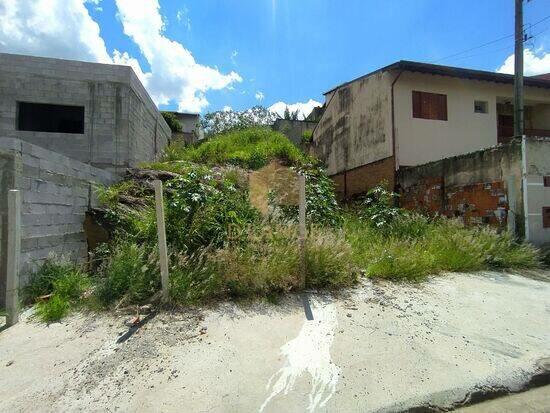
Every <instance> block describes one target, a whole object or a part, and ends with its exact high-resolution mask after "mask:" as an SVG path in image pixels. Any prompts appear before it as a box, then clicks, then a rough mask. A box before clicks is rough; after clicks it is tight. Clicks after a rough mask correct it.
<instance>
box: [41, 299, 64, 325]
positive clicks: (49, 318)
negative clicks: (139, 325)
mask: <svg viewBox="0 0 550 413" xmlns="http://www.w3.org/2000/svg"><path fill="white" fill-rule="evenodd" d="M70 308H71V304H70V303H69V301H68V300H66V299H65V298H63V297H60V296H58V295H53V296H52V297H51V298H50V299H49V300H48V301H41V302H39V303H38V304H37V305H36V315H37V316H38V318H40V320H42V321H43V322H45V323H52V322H54V321H59V320H61V319H62V318H63V317H65V316H66V315H67V314H68V313H69V311H70Z"/></svg>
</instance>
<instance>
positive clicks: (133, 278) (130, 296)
mask: <svg viewBox="0 0 550 413" xmlns="http://www.w3.org/2000/svg"><path fill="white" fill-rule="evenodd" d="M101 273H102V276H103V278H101V279H100V280H98V286H97V289H96V295H97V298H98V299H99V301H100V302H101V303H102V304H104V305H108V304H110V303H112V302H113V301H115V300H118V299H121V298H124V300H125V301H126V302H127V303H140V302H143V301H144V300H146V299H147V298H149V297H151V296H152V295H153V294H154V293H155V292H156V291H158V290H159V288H160V271H159V262H158V256H157V254H156V253H155V252H153V251H151V250H149V249H148V248H147V247H146V246H144V245H138V244H136V243H134V242H132V241H131V240H121V239H119V240H117V241H115V242H114V243H113V246H112V251H111V254H110V256H109V257H108V258H107V259H106V260H105V262H104V263H103V265H102V268H101Z"/></svg>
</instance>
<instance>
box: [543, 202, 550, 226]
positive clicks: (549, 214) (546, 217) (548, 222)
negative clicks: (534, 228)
mask: <svg viewBox="0 0 550 413" xmlns="http://www.w3.org/2000/svg"><path fill="white" fill-rule="evenodd" d="M542 227H543V228H550V207H543V208H542Z"/></svg>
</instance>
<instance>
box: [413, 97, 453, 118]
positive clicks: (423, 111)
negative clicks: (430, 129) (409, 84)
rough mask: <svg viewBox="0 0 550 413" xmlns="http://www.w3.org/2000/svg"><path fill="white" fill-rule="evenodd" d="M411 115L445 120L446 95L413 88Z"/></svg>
mask: <svg viewBox="0 0 550 413" xmlns="http://www.w3.org/2000/svg"><path fill="white" fill-rule="evenodd" d="M412 98H413V117H414V118H421V119H435V120H447V95H442V94H439V93H429V92H419V91H417V90H413V92H412Z"/></svg>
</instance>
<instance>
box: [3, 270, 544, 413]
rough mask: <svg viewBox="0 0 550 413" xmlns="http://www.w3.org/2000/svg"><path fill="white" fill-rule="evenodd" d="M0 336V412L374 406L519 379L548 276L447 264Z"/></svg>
mask: <svg viewBox="0 0 550 413" xmlns="http://www.w3.org/2000/svg"><path fill="white" fill-rule="evenodd" d="M309 303H310V306H311V312H312V315H313V320H307V319H306V317H305V313H304V308H303V304H302V300H301V298H300V297H299V296H292V297H289V298H288V299H286V300H285V301H284V302H283V303H280V304H279V305H276V306H274V305H271V304H267V303H263V304H256V305H252V306H248V307H242V306H241V307H238V306H235V305H232V304H223V305H219V306H217V307H216V308H210V309H202V310H196V311H187V312H183V313H181V312H180V313H176V314H166V313H162V314H159V315H157V316H156V317H155V318H153V319H152V320H151V321H150V322H149V323H147V324H146V325H144V326H143V327H142V329H141V330H140V331H139V332H138V333H136V334H135V335H133V336H132V337H131V338H130V339H128V340H127V341H125V342H123V343H121V344H117V343H116V341H117V338H118V337H119V336H120V335H121V334H123V333H124V332H125V331H126V328H125V327H123V318H122V317H108V316H106V315H102V316H97V315H79V316H75V317H72V318H71V319H69V320H68V321H66V322H64V323H58V324H52V325H51V326H44V325H41V324H38V323H36V322H33V321H32V320H28V321H24V322H22V323H20V324H18V325H17V326H15V327H13V328H10V329H8V330H5V331H3V332H1V333H0V360H1V362H0V411H10V412H27V411H51V412H54V411H87V412H89V411H98V412H99V411H123V412H125V411H128V412H130V411H131V412H134V411H137V412H149V411H159V412H160V411H162V412H182V411H183V412H305V411H307V412H313V411H315V412H371V411H372V412H374V411H382V412H384V411H386V412H389V411H400V410H403V409H406V408H410V407H413V406H420V405H428V404H429V405H432V406H446V407H450V406H451V405H452V404H453V403H455V402H458V401H467V400H468V398H469V396H470V394H471V393H472V392H473V391H491V390H492V389H495V388H498V389H501V388H510V389H513V390H517V389H519V388H521V386H523V385H524V384H525V383H526V382H527V381H528V380H529V379H530V377H531V376H532V374H533V373H534V372H535V371H536V370H537V368H538V367H537V362H538V360H540V359H542V358H544V357H548V356H550V329H549V328H548V325H550V283H548V282H546V281H542V280H537V279H532V278H526V277H522V276H517V275H511V274H498V273H484V274H472V275H463V274H454V275H448V276H442V277H437V278H433V279H431V280H430V281H429V282H426V283H423V284H420V285H398V284H392V283H376V284H373V283H370V282H365V283H364V285H362V286H361V287H360V288H356V289H354V290H352V291H348V292H346V293H345V294H341V295H340V296H339V297H330V296H326V295H318V294H317V295H316V294H312V295H311V296H310V298H309Z"/></svg>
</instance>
